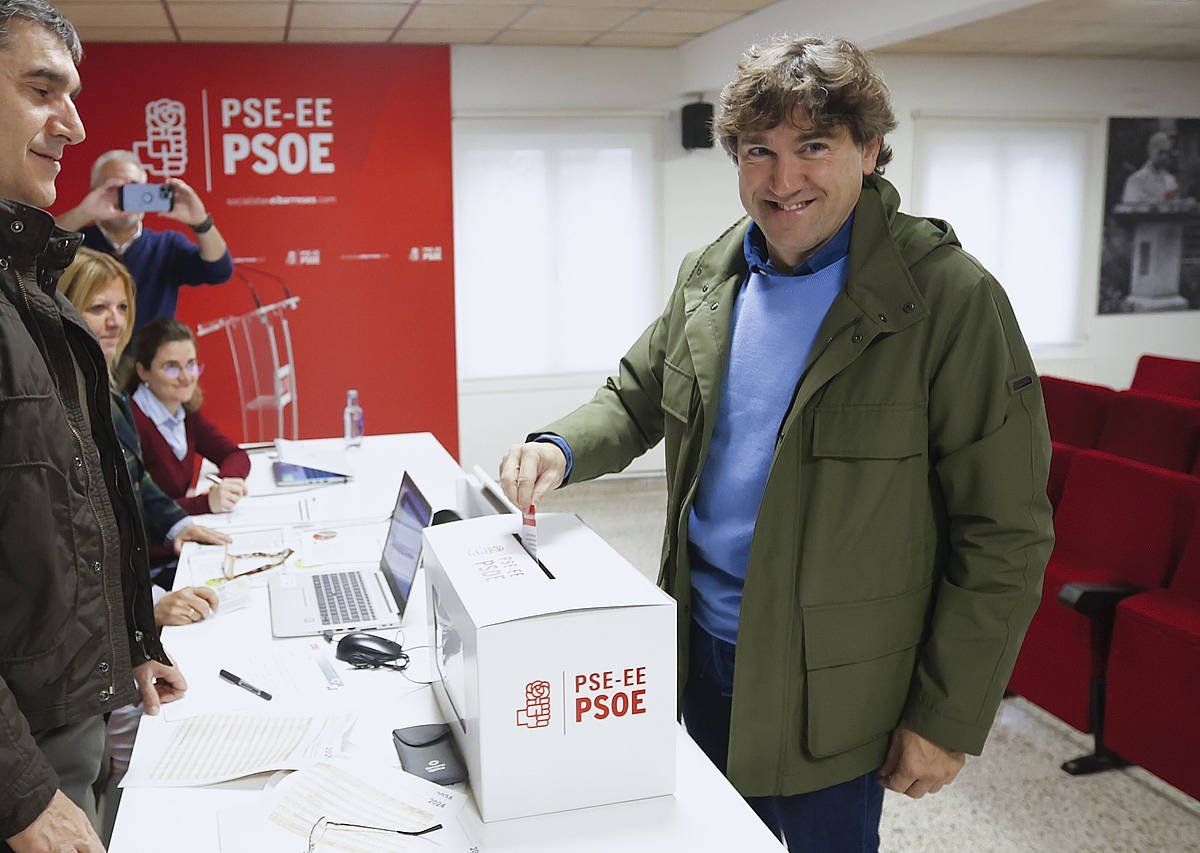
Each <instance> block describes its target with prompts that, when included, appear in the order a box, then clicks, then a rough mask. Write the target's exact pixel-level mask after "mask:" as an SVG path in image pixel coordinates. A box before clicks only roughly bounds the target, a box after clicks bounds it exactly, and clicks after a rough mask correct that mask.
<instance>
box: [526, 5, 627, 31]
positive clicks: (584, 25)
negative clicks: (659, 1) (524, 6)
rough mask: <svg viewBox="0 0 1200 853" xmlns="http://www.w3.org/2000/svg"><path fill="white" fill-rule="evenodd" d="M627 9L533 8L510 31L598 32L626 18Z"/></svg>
mask: <svg viewBox="0 0 1200 853" xmlns="http://www.w3.org/2000/svg"><path fill="white" fill-rule="evenodd" d="M631 14H633V12H632V11H631V10H629V9H603V8H591V9H584V8H564V7H555V8H549V7H534V8H532V9H530V10H529V11H528V12H526V13H525V14H524V15H522V16H521V17H520V18H518V19H517V21H516V23H514V24H513V25H512V27H511V29H514V30H548V31H553V30H557V31H561V32H585V31H588V30H591V31H593V32H599V31H603V30H607V29H609V28H610V27H613V26H616V25H617V24H619V23H621V22H622V21H624V20H625V19H626V18H628V17H629V16H630V15H631Z"/></svg>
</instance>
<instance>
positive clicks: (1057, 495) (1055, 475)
mask: <svg viewBox="0 0 1200 853" xmlns="http://www.w3.org/2000/svg"><path fill="white" fill-rule="evenodd" d="M1074 458H1075V448H1074V447H1071V445H1069V444H1062V443H1060V442H1057V441H1055V442H1053V447H1052V450H1051V455H1050V481H1049V482H1048V483H1047V484H1046V494H1047V495H1048V496H1049V498H1050V503H1051V505H1053V506H1054V507H1055V508H1056V509H1057V508H1058V502H1059V500H1060V499H1061V498H1062V492H1063V486H1065V485H1066V482H1067V471H1068V470H1070V468H1071V460H1072V459H1074Z"/></svg>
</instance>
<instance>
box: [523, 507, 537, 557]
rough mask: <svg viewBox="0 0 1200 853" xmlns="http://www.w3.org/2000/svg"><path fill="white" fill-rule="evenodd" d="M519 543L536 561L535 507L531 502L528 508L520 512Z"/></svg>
mask: <svg viewBox="0 0 1200 853" xmlns="http://www.w3.org/2000/svg"><path fill="white" fill-rule="evenodd" d="M521 545H522V547H524V548H525V553H527V554H528V555H529V556H531V557H533V559H534V560H535V561H536V560H537V558H538V556H537V507H535V506H534V505H533V504H530V505H529V509H527V510H525V511H524V512H522V513H521Z"/></svg>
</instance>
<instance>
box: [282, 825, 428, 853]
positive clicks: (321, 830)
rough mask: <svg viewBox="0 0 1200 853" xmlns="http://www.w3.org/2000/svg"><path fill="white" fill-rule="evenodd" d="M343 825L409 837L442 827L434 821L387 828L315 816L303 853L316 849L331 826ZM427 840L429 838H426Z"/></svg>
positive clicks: (338, 826) (309, 852) (311, 852)
mask: <svg viewBox="0 0 1200 853" xmlns="http://www.w3.org/2000/svg"><path fill="white" fill-rule="evenodd" d="M340 827H345V828H348V829H366V830H370V831H372V832H389V833H391V834H393V835H406V836H408V837H410V838H417V837H419V836H422V835H428V834H429V833H431V832H437V831H438V830H439V829H441V828H442V825H441V824H440V823H435V824H434V825H433V826H427V827H425V828H424V829H418V830H409V829H389V828H387V827H384V826H367V825H366V824H362V823H343V822H341V821H336V820H329V819H328V818H326V817H323V816H322V817H320V818H317V822H316V823H314V824H313V826H312V829H310V830H309V831H308V847H306V848H305V853H313V851H315V850H316V849H317V845H318V844H320V843H321V841H322V840H323V839H324V838H325V834H326V832H327V831H328V830H330V829H331V828H340ZM426 840H429V839H426Z"/></svg>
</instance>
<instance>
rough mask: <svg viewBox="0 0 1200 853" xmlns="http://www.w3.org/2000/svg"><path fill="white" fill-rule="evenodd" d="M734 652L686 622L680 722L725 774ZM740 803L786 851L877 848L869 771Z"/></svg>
mask: <svg viewBox="0 0 1200 853" xmlns="http://www.w3.org/2000/svg"><path fill="white" fill-rule="evenodd" d="M735 651H736V647H735V646H733V645H731V644H730V643H726V642H724V641H723V640H718V639H717V638H716V637H713V636H711V635H710V634H708V633H707V632H706V631H704V630H703V629H702V628H700V627H699V626H697V625H696V623H695V622H693V623H692V636H691V655H690V658H691V660H690V664H689V668H688V680H687V684H686V685H684V688H683V721H684V723H685V724H686V725H687V730H688V734H690V735H691V736H692V740H694V741H696V743H697V744H698V745H699V746H700V748H701V749H702V750H703V751H704V754H705V755H707V756H708V758H709V760H710V761H712V763H713V764H715V765H716V766H717V769H718V770H720V771H721V772H722V773H725V772H726V758H727V756H728V754H729V711H730V706H731V705H732V697H733V662H734V653H735ZM746 802H747V803H749V804H750V808H752V809H754V812H755V814H757V815H758V816H759V818H761V819H762V822H763V823H765V824H766V825H767V828H768V829H770V830H771V832H772V833H774V834H775V837H776V838H781V839H782V840H783V841H784V842H785V843H786V844H787V848H788V850H789V851H791V853H797V851H802V850H812V851H836V853H842V851H862V852H863V853H868V851H870V853H874V851H877V850H878V849H879V816H880V814H881V813H882V811H883V786H882V785H880V784H879V780H878V779H877V778H876V775H875V773H874V772H871V773H866V774H864V775H862V776H859V777H858V778H857V779H851V780H850V781H849V782H843V783H841V784H840V785H834V786H832V787H830V788H822V789H821V790H819V791H810V792H809V793H807V794H793V795H790V796H776V797H747V798H746Z"/></svg>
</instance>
